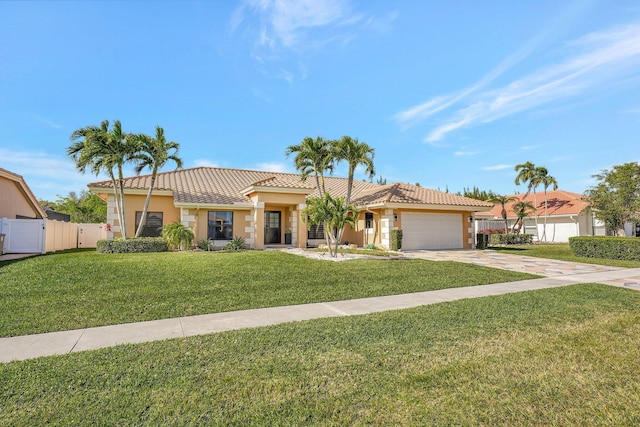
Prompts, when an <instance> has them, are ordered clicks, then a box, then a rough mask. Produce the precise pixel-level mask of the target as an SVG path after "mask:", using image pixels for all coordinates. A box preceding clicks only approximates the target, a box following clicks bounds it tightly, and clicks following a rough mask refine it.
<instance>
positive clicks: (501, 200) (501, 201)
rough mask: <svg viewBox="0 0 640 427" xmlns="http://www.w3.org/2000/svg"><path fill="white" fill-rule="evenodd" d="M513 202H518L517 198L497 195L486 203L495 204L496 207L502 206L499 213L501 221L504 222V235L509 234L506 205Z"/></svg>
mask: <svg viewBox="0 0 640 427" xmlns="http://www.w3.org/2000/svg"><path fill="white" fill-rule="evenodd" d="M515 200H518V199H517V198H515V197H513V196H501V195H499V194H496V195H495V196H493V197H492V198H491V199H489V200H488V201H489V202H491V203H495V204H497V205H500V206H502V211H501V212H500V214H501V215H502V219H503V220H504V233H505V234H508V233H509V222H508V221H507V216H508V215H507V203H511V202H513V201H515Z"/></svg>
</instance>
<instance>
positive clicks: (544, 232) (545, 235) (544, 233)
mask: <svg viewBox="0 0 640 427" xmlns="http://www.w3.org/2000/svg"><path fill="white" fill-rule="evenodd" d="M542 241H543V242H546V241H547V189H546V188H545V189H544V230H542Z"/></svg>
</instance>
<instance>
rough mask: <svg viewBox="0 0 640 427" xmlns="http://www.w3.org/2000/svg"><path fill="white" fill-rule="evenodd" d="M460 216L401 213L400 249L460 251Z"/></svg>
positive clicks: (461, 243) (461, 245) (461, 246)
mask: <svg viewBox="0 0 640 427" xmlns="http://www.w3.org/2000/svg"><path fill="white" fill-rule="evenodd" d="M462 225H463V224H462V214H452V213H425V212H403V213H402V249H405V250H413V249H462V248H463V247H464V246H463V242H462V240H463V239H462Z"/></svg>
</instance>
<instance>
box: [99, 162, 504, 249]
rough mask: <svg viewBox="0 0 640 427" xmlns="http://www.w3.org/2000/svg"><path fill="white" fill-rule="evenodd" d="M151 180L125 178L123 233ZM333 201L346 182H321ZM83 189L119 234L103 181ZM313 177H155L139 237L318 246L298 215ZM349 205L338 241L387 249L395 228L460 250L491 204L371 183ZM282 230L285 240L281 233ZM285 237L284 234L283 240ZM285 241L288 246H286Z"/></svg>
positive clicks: (237, 172) (421, 241)
mask: <svg viewBox="0 0 640 427" xmlns="http://www.w3.org/2000/svg"><path fill="white" fill-rule="evenodd" d="M150 178H151V176H150V175H145V176H136V177H130V178H126V179H125V182H124V187H125V210H126V213H127V217H126V219H125V221H126V224H127V234H128V235H129V236H132V235H133V234H134V233H135V231H134V230H135V227H136V226H137V225H138V223H139V221H140V218H141V214H142V210H143V206H144V201H145V197H146V194H147V191H148V189H149V185H150V182H151V179H150ZM325 181H326V189H327V191H328V192H329V193H330V194H331V195H332V196H334V197H337V196H344V195H345V194H346V191H347V179H346V178H336V177H325ZM88 187H89V190H91V191H93V192H94V193H96V194H101V195H103V196H104V197H106V198H107V202H108V214H107V215H108V217H107V222H108V223H109V225H110V229H111V231H112V233H113V234H114V235H115V236H117V235H119V233H120V224H119V223H118V219H117V218H118V215H117V211H116V204H115V198H114V194H113V187H112V184H111V181H102V182H94V183H91V184H89V185H88ZM317 195H318V194H317V191H316V188H315V180H314V178H313V177H309V178H308V179H307V180H306V181H302V180H301V179H300V175H297V174H288V173H280V172H265V171H254V170H241V169H224V168H210V167H198V168H192V169H181V170H176V171H172V172H162V173H160V174H158V177H157V180H156V186H155V189H154V191H153V197H152V200H151V202H150V205H149V213H148V217H147V225H146V227H145V231H144V234H145V235H149V236H154V235H160V233H161V229H162V226H164V225H166V224H169V223H171V222H174V221H176V220H179V221H181V222H182V223H183V224H185V225H187V226H189V227H191V228H192V229H193V231H194V234H195V236H196V239H197V240H199V239H210V240H213V241H214V245H220V246H222V245H224V244H226V242H228V240H230V239H231V238H233V237H235V236H241V237H243V238H244V239H245V242H246V243H247V244H248V245H250V246H251V247H252V248H255V249H263V248H265V247H267V246H272V245H280V244H285V242H287V245H291V246H295V247H299V248H305V247H309V246H316V245H318V244H320V243H323V242H324V240H323V230H322V228H321V226H320V227H316V226H314V227H310V226H308V225H307V224H306V222H305V219H306V218H303V217H302V214H301V211H302V209H303V208H304V206H305V200H306V198H307V197H309V196H317ZM352 203H354V204H355V205H356V206H358V208H359V209H360V216H359V220H358V226H357V228H356V229H351V228H349V229H348V230H345V233H344V236H343V240H344V241H349V242H350V243H354V244H357V245H358V246H365V245H367V244H369V243H371V244H374V245H376V246H380V247H384V248H389V247H390V236H391V230H393V229H396V228H397V229H402V230H403V235H404V237H403V249H406V250H409V249H441V248H449V249H463V248H472V247H473V246H474V240H473V236H474V230H473V224H474V222H473V213H474V212H476V211H487V210H489V209H491V207H492V204H490V203H487V202H482V201H479V200H474V199H469V198H466V197H462V196H457V195H454V194H449V193H443V192H440V191H435V190H430V189H427V188H422V187H418V186H414V185H409V184H401V183H395V184H390V185H377V184H373V183H368V182H364V181H355V182H354V187H353V192H352ZM285 233H286V235H285ZM289 233H290V237H289ZM289 238H290V240H291V242H290V243H289Z"/></svg>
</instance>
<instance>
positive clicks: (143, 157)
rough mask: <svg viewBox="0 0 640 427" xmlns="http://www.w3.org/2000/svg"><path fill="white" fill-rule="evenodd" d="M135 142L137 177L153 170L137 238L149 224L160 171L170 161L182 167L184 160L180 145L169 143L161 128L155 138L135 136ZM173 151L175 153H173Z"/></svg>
mask: <svg viewBox="0 0 640 427" xmlns="http://www.w3.org/2000/svg"><path fill="white" fill-rule="evenodd" d="M134 141H135V143H136V145H137V150H136V154H134V156H133V159H134V160H136V161H137V162H138V164H137V165H136V168H135V171H136V174H137V175H140V172H142V170H143V169H144V168H147V167H148V168H149V169H151V184H150V185H149V191H148V192H147V198H146V200H145V201H144V208H143V209H142V217H141V218H140V224H139V225H138V229H137V230H136V237H140V234H141V233H142V230H143V228H144V225H145V223H146V222H147V211H148V209H149V201H150V200H151V193H152V192H153V187H154V185H155V183H156V177H157V176H158V170H159V169H161V168H162V167H163V166H164V165H166V164H167V162H169V161H170V160H171V161H173V162H175V164H176V168H181V167H182V159H181V158H180V157H178V150H179V148H180V144H178V143H177V142H173V141H171V142H167V139H166V138H165V137H164V129H163V128H161V127H160V126H156V136H155V138H152V137H150V136H149V135H144V134H140V135H135V137H134ZM172 151H173V153H171V152H172Z"/></svg>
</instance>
